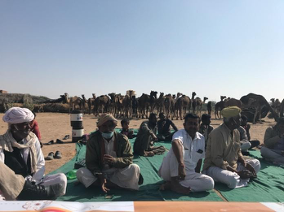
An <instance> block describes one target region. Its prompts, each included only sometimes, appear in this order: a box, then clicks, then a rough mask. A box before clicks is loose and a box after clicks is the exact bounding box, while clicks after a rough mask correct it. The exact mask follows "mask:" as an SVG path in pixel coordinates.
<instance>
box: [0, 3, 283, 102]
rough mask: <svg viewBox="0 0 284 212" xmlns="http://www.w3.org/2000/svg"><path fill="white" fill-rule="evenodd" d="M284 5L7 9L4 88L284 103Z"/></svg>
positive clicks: (0, 69) (3, 12)
mask: <svg viewBox="0 0 284 212" xmlns="http://www.w3.org/2000/svg"><path fill="white" fill-rule="evenodd" d="M283 11H284V1H283V0H278V1H276V0H275V1H274V0H270V1H267V0H246V1H242V0H238V1H234V0H214V1H213V0H207V1H204V0H198V1H190V0H171V1H167V0H166V1H165V0H154V1H153V0H143V1H138V0H127V1H126V0H111V1H110V0H101V1H96V0H89V1H87V0H84V1H77V0H76V1H73V0H45V1H43V0H42V1H38V0H34V1H26V0H25V1H18V0H17V1H16V0H0V32H1V33H0V73H1V83H0V89H4V90H7V91H8V92H10V93H15V92H17V93H30V94H32V95H43V96H47V97H50V98H58V97H59V95H60V94H63V93H64V92H67V93H69V95H70V96H74V95H81V94H85V96H86V97H90V96H91V94H92V93H96V94H97V95H101V94H107V93H110V92H116V93H122V94H125V91H126V90H129V89H133V90H135V91H136V92H137V94H138V96H140V95H141V94H142V93H143V92H144V93H150V91H151V90H155V91H158V92H160V91H163V92H165V93H166V94H167V93H177V92H182V93H184V94H186V95H189V96H191V92H192V91H195V92H196V93H197V96H199V97H201V98H203V97H204V96H207V97H209V99H210V100H219V98H220V95H226V96H230V97H235V98H240V97H241V96H243V95H246V94H248V93H249V92H254V93H257V94H262V95H264V96H265V97H266V98H267V99H270V98H272V97H276V98H280V99H281V100H282V99H283V98H284V91H283V85H284V72H283V71H284V12H283Z"/></svg>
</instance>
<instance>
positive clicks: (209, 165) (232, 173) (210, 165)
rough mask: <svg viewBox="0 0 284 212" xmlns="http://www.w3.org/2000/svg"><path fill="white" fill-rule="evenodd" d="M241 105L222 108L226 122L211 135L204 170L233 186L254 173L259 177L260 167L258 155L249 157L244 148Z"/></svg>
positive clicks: (247, 180) (216, 180) (244, 183)
mask: <svg viewBox="0 0 284 212" xmlns="http://www.w3.org/2000/svg"><path fill="white" fill-rule="evenodd" d="M240 112H241V109H240V108H238V107H236V106H232V107H226V108H224V109H223V110H222V111H221V114H222V116H223V117H224V119H223V121H224V123H223V124H222V125H220V126H219V127H217V128H216V129H214V130H213V131H212V132H211V133H210V135H209V139H208V144H207V149H206V157H205V161H204V166H203V173H204V174H207V175H209V176H210V177H212V178H213V179H214V181H215V182H221V183H224V184H226V185H227V186H228V187H229V188H238V187H243V186H246V185H247V183H248V182H249V179H250V177H256V174H257V173H258V171H259V170H260V162H259V161H258V160H257V159H249V160H245V159H244V158H243V155H242V153H241V148H240V133H239V131H238V130H237V128H238V127H239V126H240V122H241V120H240V118H241V114H240Z"/></svg>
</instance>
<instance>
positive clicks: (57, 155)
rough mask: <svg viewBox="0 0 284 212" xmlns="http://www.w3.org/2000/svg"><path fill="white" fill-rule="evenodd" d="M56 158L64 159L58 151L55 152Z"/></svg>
mask: <svg viewBox="0 0 284 212" xmlns="http://www.w3.org/2000/svg"><path fill="white" fill-rule="evenodd" d="M54 158H56V159H61V158H62V154H61V152H59V151H56V152H55V155H54Z"/></svg>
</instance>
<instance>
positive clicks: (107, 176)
mask: <svg viewBox="0 0 284 212" xmlns="http://www.w3.org/2000/svg"><path fill="white" fill-rule="evenodd" d="M116 125H117V120H116V119H115V118H114V117H113V116H112V115H110V114H103V115H101V117H100V118H99V120H98V123H97V126H98V130H97V131H96V132H94V133H91V134H90V138H89V140H88V142H87V151H86V168H85V167H84V168H80V169H78V171H77V179H78V180H79V181H80V182H81V183H83V184H84V186H85V187H86V188H87V187H89V186H91V185H93V186H99V187H101V189H102V191H103V192H105V193H107V192H108V191H109V188H110V187H119V188H125V189H131V190H138V182H139V177H140V168H139V166H138V165H136V164H133V163H132V158H133V154H132V151H131V145H130V143H129V141H128V138H127V137H126V136H125V135H123V134H120V133H117V132H115V131H114V129H115V127H116Z"/></svg>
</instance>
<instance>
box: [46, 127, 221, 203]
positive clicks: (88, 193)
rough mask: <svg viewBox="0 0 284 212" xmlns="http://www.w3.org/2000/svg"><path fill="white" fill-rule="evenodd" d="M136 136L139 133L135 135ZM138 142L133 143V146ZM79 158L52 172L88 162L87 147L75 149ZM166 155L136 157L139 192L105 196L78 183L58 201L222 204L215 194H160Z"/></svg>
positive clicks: (70, 183) (113, 191)
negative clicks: (86, 157)
mask: <svg viewBox="0 0 284 212" xmlns="http://www.w3.org/2000/svg"><path fill="white" fill-rule="evenodd" d="M136 132H137V131H136ZM134 140H135V139H130V142H131V144H132V145H133V143H134ZM156 145H157V146H159V145H163V146H165V147H166V148H167V149H170V147H171V144H170V142H157V143H156ZM76 151H77V154H76V156H75V157H74V158H73V159H72V160H71V161H69V162H68V163H66V164H65V165H63V166H62V167H60V168H59V169H57V170H55V171H53V172H52V173H51V174H53V173H60V172H61V173H62V172H63V173H65V174H66V173H67V172H69V171H70V170H72V169H73V168H74V163H75V162H76V161H78V160H81V159H83V158H85V154H86V146H84V145H80V144H77V145H76ZM163 157H164V155H155V156H154V157H151V158H146V157H140V156H136V157H134V159H133V162H134V163H135V164H138V165H139V167H140V169H141V173H142V175H143V177H144V183H143V184H142V185H140V187H139V191H128V190H122V189H111V190H110V191H109V192H108V195H105V194H104V193H103V192H102V191H101V189H100V188H99V187H98V188H85V187H84V186H83V185H82V184H78V183H77V182H76V180H69V181H68V186H67V192H66V194H65V195H64V196H62V197H60V198H58V199H57V200H58V201H80V202H88V201H92V202H94V201H98V202H102V201H222V199H221V198H220V197H219V196H218V195H217V194H216V193H215V192H214V191H213V190H212V191H209V192H199V193H191V194H190V195H189V196H183V195H180V194H176V193H174V192H171V191H159V186H160V185H161V184H162V183H163V181H162V179H161V178H160V177H159V176H158V170H159V167H160V165H161V163H162V160H163Z"/></svg>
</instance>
